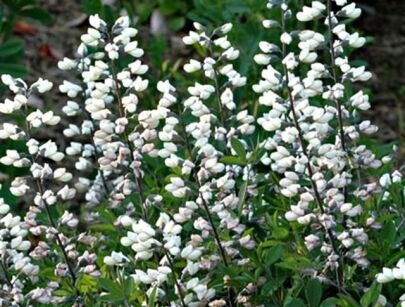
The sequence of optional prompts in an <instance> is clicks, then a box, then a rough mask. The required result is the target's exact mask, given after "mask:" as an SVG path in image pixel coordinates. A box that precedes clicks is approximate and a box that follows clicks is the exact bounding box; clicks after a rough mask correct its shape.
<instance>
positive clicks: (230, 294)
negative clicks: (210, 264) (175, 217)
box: [179, 111, 235, 306]
mask: <svg viewBox="0 0 405 307" xmlns="http://www.w3.org/2000/svg"><path fill="white" fill-rule="evenodd" d="M179 113H181V112H180V111H179ZM179 122H180V125H181V128H182V132H183V137H184V139H185V142H186V149H187V152H188V155H189V159H190V161H193V152H192V149H191V144H190V142H189V140H188V137H187V132H186V126H185V124H184V121H183V117H182V116H179ZM193 176H194V179H195V182H196V183H197V185H198V188H199V189H200V188H201V184H200V181H199V180H198V177H197V174H196V173H195V172H194V174H193ZM199 195H200V197H201V200H202V203H203V207H204V211H205V212H206V214H207V216H208V220H209V223H210V225H211V228H212V231H213V233H214V237H215V241H216V244H217V246H218V249H219V251H220V254H221V258H222V261H223V263H224V265H225V267H228V260H227V258H226V254H225V250H224V248H223V246H222V243H221V239H220V237H219V234H218V230H217V228H216V226H215V224H214V221H213V219H212V216H211V212H210V210H209V208H208V204H207V203H206V201H205V199H204V197H203V195H202V194H201V193H199ZM227 291H228V303H229V306H235V303H234V302H235V299H234V297H235V294H234V293H233V290H232V288H231V287H227Z"/></svg>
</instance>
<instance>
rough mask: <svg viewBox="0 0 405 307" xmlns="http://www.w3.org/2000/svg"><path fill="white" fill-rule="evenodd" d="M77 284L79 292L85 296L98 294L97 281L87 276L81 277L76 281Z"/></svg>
mask: <svg viewBox="0 0 405 307" xmlns="http://www.w3.org/2000/svg"><path fill="white" fill-rule="evenodd" d="M76 283H77V288H78V289H79V291H80V292H81V293H84V294H86V293H91V292H96V291H97V288H98V287H97V279H95V278H94V277H91V276H90V275H86V274H85V275H82V276H80V278H79V279H78V280H77V281H76Z"/></svg>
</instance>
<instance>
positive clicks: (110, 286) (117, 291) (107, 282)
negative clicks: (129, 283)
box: [99, 278, 122, 295]
mask: <svg viewBox="0 0 405 307" xmlns="http://www.w3.org/2000/svg"><path fill="white" fill-rule="evenodd" d="M99 281H100V285H101V287H103V288H104V289H106V290H108V291H109V292H110V294H113V295H122V290H121V287H120V285H118V284H117V283H115V282H114V281H112V280H111V279H108V278H100V279H99Z"/></svg>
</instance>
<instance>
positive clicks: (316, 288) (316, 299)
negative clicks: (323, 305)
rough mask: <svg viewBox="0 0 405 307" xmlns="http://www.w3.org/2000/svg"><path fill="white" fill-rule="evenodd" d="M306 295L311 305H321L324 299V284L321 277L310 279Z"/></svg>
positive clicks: (311, 306)
mask: <svg viewBox="0 0 405 307" xmlns="http://www.w3.org/2000/svg"><path fill="white" fill-rule="evenodd" d="M305 296H306V298H307V302H308V306H309V307H319V303H320V302H321V299H322V284H321V282H320V281H319V279H317V278H314V279H311V280H310V281H308V283H307V285H306V287H305Z"/></svg>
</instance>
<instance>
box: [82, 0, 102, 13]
mask: <svg viewBox="0 0 405 307" xmlns="http://www.w3.org/2000/svg"><path fill="white" fill-rule="evenodd" d="M82 5H83V10H84V12H85V13H86V14H87V15H93V14H101V11H102V9H103V3H102V2H101V0H82Z"/></svg>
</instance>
